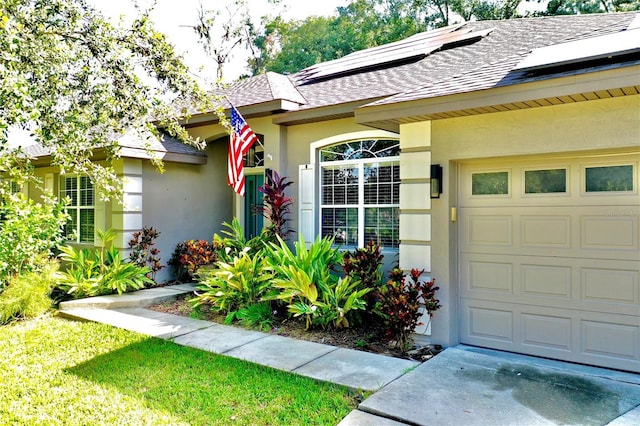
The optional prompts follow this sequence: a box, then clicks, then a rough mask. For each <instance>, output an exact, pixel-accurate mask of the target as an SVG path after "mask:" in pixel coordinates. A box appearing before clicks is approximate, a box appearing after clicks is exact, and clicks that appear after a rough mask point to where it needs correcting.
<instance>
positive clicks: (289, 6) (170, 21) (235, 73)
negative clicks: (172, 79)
mask: <svg viewBox="0 0 640 426" xmlns="http://www.w3.org/2000/svg"><path fill="white" fill-rule="evenodd" d="M231 1H232V0H156V1H155V3H156V5H155V8H154V12H153V14H152V15H151V17H152V19H153V21H154V23H155V24H156V28H157V29H158V30H159V31H161V32H163V33H165V34H166V35H167V36H168V37H169V39H170V40H171V42H172V43H173V44H174V46H175V47H176V50H177V51H178V52H179V53H181V54H183V55H184V59H185V63H186V64H187V65H188V66H189V68H190V69H191V70H192V72H193V73H194V74H196V75H197V76H198V77H200V78H203V79H204V80H211V81H214V80H215V65H214V64H213V62H212V61H210V60H207V58H206V57H205V55H204V54H203V51H202V48H201V47H200V45H198V43H197V37H196V35H195V33H194V32H193V30H192V29H191V28H188V26H189V25H194V24H195V22H196V17H197V10H198V8H199V5H200V3H201V2H202V4H203V6H204V8H205V9H216V8H223V7H224V5H225V4H228V3H231ZM90 3H91V4H93V5H94V7H96V8H97V9H98V10H101V11H102V12H103V13H104V14H105V16H107V17H109V18H111V19H114V20H117V19H119V18H120V17H122V18H123V19H124V20H125V21H126V19H127V18H128V17H131V16H135V13H136V11H135V7H134V2H133V1H132V0H90ZM138 3H139V4H140V5H141V6H142V7H143V8H146V7H148V6H149V5H150V4H152V1H151V0H138ZM247 3H248V5H249V9H250V11H251V14H252V17H253V19H254V22H256V23H258V22H260V18H261V17H262V16H265V15H271V16H274V15H276V14H277V13H276V12H277V10H284V12H283V17H284V18H285V19H305V18H306V17H308V16H329V15H334V14H335V13H336V8H337V7H338V6H345V5H347V4H349V0H319V1H318V0H311V1H310V0H282V1H281V5H280V6H277V7H275V6H273V5H271V4H269V1H268V0H247ZM278 8H279V9H278ZM222 10H224V9H222ZM225 16H227V15H222V16H221V19H224V17H225ZM248 55H249V54H248V52H246V51H240V50H238V51H236V53H235V54H234V56H233V57H232V59H231V61H230V63H229V64H228V65H226V66H225V67H224V80H225V81H227V82H229V81H233V80H234V79H236V78H237V77H239V76H240V75H242V74H245V73H247V72H248V71H247V70H246V69H245V64H246V60H247V58H248Z"/></svg>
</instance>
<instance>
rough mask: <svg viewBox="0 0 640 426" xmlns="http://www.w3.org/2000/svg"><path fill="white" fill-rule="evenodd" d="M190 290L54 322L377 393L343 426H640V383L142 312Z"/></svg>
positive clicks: (162, 292)
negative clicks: (109, 328) (389, 352)
mask: <svg viewBox="0 0 640 426" xmlns="http://www.w3.org/2000/svg"><path fill="white" fill-rule="evenodd" d="M193 289H194V288H193V286H191V285H180V286H171V287H162V288H156V289H148V290H142V291H139V292H135V293H129V294H125V295H122V296H102V297H96V298H90V299H84V300H77V301H70V302H63V303H61V306H60V315H63V316H65V317H69V318H75V319H81V320H89V321H96V322H101V323H105V324H110V325H113V326H115V327H120V328H124V329H127V330H131V331H135V332H139V333H143V334H146V335H150V336H155V337H158V338H162V339H170V340H173V341H174V342H175V343H177V344H180V345H185V346H192V347H195V348H200V349H203V350H206V351H211V352H215V353H219V354H224V355H226V356H231V357H235V358H239V359H244V360H248V361H251V362H255V363H258V364H262V365H265V366H269V367H272V368H276V369H280V370H285V371H289V372H292V373H295V374H300V375H303V376H307V377H311V378H314V379H318V380H322V381H328V382H332V383H337V384H341V385H344V386H348V387H350V388H353V389H360V390H366V391H373V392H375V393H374V394H373V395H371V396H370V397H369V398H367V399H366V400H364V401H363V402H362V403H361V404H360V406H359V407H358V409H357V410H354V411H353V412H351V413H350V414H349V415H348V416H347V417H345V418H344V419H343V420H342V421H341V422H340V424H339V425H340V426H364V425H372V426H378V425H379V426H394V425H396V426H398V425H407V424H408V425H547V424H551V425H553V424H565V425H567V424H570V425H591V424H593V425H606V424H610V425H614V426H626V425H629V426H630V425H640V375H637V374H631V373H623V372H617V371H612V370H606V369H600V368H595V367H586V366H580V365H576V364H570V363H563V362H559V361H551V360H544V359H541V358H535V357H527V356H523V355H516V354H509V353H505V352H500V351H492V350H487V349H479V348H473V347H467V346H462V345H461V346H457V347H455V348H448V349H446V350H445V351H444V352H442V353H441V354H439V355H438V356H436V357H435V358H433V359H432V360H430V361H428V362H425V363H422V364H418V363H417V362H414V361H409V360H403V359H398V358H392V357H387V356H383V355H376V354H372V353H368V352H362V351H355V350H350V349H343V348H337V347H334V346H329V345H323V344H319V343H313V342H307V341H302V340H296V339H291V338H288V337H283V336H278V335H272V334H268V333H261V332H257V331H250V330H245V329H242V328H238V327H232V326H225V325H221V324H217V323H212V322H208V321H201V320H197V319H193V318H186V317H180V316H176V315H171V314H166V313H162V312H156V311H151V310H149V309H145V307H146V306H149V305H152V304H156V303H160V302H163V301H167V300H171V299H174V298H175V297H177V296H178V295H180V294H185V293H189V292H191V291H193Z"/></svg>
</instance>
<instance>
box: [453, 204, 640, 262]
mask: <svg viewBox="0 0 640 426" xmlns="http://www.w3.org/2000/svg"><path fill="white" fill-rule="evenodd" d="M639 200H640V198H639ZM505 211H508V212H510V215H505V214H504V212H505ZM623 211H624V212H625V215H618V216H616V215H612V210H611V209H604V208H602V207H601V206H580V207H578V206H572V207H571V206H566V207H533V206H532V207H529V208H525V207H517V208H511V209H507V208H505V207H501V208H460V209H459V212H458V215H459V217H460V230H459V235H460V247H459V248H460V251H461V252H473V253H478V252H483V253H496V254H506V255H512V254H519V255H532V256H562V257H567V258H571V257H575V258H591V259H613V260H617V259H624V260H635V261H640V226H639V218H640V206H635V207H632V206H627V207H625V208H624V209H623ZM500 213H503V214H500Z"/></svg>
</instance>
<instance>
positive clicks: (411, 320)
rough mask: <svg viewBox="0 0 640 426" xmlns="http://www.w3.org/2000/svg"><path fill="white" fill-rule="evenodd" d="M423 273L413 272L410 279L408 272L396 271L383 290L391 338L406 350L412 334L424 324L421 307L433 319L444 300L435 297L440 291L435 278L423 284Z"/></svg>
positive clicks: (384, 309) (381, 305)
mask: <svg viewBox="0 0 640 426" xmlns="http://www.w3.org/2000/svg"><path fill="white" fill-rule="evenodd" d="M423 272H424V270H422V271H420V270H418V269H412V270H411V273H410V274H409V280H407V279H406V275H405V273H404V272H402V270H400V269H398V268H395V269H394V270H393V271H391V273H390V275H389V281H387V284H386V285H385V286H382V287H381V288H380V312H381V313H382V314H383V316H384V318H385V322H386V325H387V333H388V337H389V338H390V339H391V340H395V341H396V343H397V345H398V348H400V349H402V350H403V351H406V350H408V349H409V345H410V343H411V335H412V334H413V332H414V331H415V329H416V327H417V326H418V325H420V316H421V315H422V314H421V313H420V304H421V303H422V304H423V305H424V306H425V309H426V311H427V312H428V314H429V317H431V316H433V312H435V311H436V310H438V309H439V308H440V301H439V300H438V299H436V298H435V293H436V291H437V290H439V289H440V288H439V287H437V286H436V285H435V280H434V279H432V280H431V281H426V282H423V281H420V275H422V273H423Z"/></svg>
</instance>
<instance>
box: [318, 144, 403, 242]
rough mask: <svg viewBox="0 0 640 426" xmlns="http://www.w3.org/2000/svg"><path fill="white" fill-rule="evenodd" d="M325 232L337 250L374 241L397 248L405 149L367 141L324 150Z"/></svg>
mask: <svg viewBox="0 0 640 426" xmlns="http://www.w3.org/2000/svg"><path fill="white" fill-rule="evenodd" d="M319 154H320V227H321V235H322V236H323V237H327V236H328V237H333V238H334V240H335V242H336V244H341V245H347V246H356V247H362V246H364V245H365V244H366V243H368V242H369V241H374V242H376V243H377V244H379V245H381V246H382V247H384V248H397V247H398V246H399V244H400V241H399V228H400V222H399V210H400V143H399V142H398V141H397V140H392V139H367V140H358V141H351V142H346V143H340V144H337V145H331V146H327V147H324V148H321V149H320V151H319Z"/></svg>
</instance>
